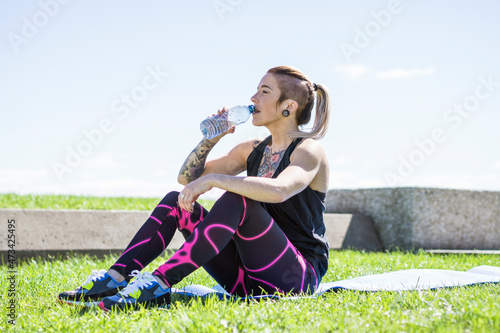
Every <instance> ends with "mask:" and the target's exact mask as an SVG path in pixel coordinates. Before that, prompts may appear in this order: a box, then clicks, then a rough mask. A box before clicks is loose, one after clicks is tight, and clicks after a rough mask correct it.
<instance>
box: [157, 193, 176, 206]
mask: <svg viewBox="0 0 500 333" xmlns="http://www.w3.org/2000/svg"><path fill="white" fill-rule="evenodd" d="M179 193H180V192H179V191H171V192H168V193H167V194H166V195H165V197H163V199H162V200H161V201H160V204H164V205H165V204H166V205H169V206H174V205H176V204H177V199H178V198H179Z"/></svg>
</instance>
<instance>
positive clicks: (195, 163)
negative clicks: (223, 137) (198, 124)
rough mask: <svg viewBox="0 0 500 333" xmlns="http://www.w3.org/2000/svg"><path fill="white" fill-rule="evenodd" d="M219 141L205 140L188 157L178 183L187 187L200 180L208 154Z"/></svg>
mask: <svg viewBox="0 0 500 333" xmlns="http://www.w3.org/2000/svg"><path fill="white" fill-rule="evenodd" d="M218 141H219V139H217V138H215V139H213V140H207V139H203V140H201V141H200V143H198V145H197V146H196V147H195V148H194V149H193V151H192V152H191V153H190V154H189V155H188V157H187V158H186V160H185V161H184V163H183V164H182V166H181V169H180V171H179V176H178V177H177V181H178V182H179V183H180V184H182V185H187V184H189V183H191V182H192V181H193V180H196V179H198V178H199V177H200V176H201V175H202V174H203V171H204V170H205V163H206V161H207V156H208V153H210V151H211V150H212V148H213V147H214V146H215V145H216V144H217V142H218Z"/></svg>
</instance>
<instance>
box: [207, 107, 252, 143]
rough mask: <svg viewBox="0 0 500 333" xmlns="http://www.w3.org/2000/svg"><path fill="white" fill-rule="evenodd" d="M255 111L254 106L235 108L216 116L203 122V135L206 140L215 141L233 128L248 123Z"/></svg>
mask: <svg viewBox="0 0 500 333" xmlns="http://www.w3.org/2000/svg"><path fill="white" fill-rule="evenodd" d="M253 111H254V106H253V105H238V106H233V107H232V108H230V109H229V110H227V111H226V112H224V113H222V114H216V115H215V116H212V117H210V118H207V119H205V120H203V121H202V122H201V124H200V130H201V133H202V134H203V136H204V137H205V138H207V139H213V138H215V137H216V136H218V135H220V134H222V133H224V132H226V131H227V130H229V129H230V128H231V127H233V126H235V125H239V124H242V123H244V122H245V121H247V120H248V118H250V114H251V113H253Z"/></svg>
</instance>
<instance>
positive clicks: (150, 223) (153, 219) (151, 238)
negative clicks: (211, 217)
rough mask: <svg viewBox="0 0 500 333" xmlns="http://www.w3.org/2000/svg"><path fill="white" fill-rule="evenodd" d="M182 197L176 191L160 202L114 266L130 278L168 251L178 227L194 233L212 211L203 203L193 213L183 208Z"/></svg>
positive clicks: (196, 205) (182, 230) (184, 232)
mask: <svg viewBox="0 0 500 333" xmlns="http://www.w3.org/2000/svg"><path fill="white" fill-rule="evenodd" d="M178 196H179V192H175V191H173V192H170V193H168V194H167V195H166V196H165V197H164V198H163V199H162V200H161V201H160V203H159V204H158V205H157V206H156V208H155V209H154V210H153V212H152V213H151V216H150V217H149V218H148V219H147V220H146V222H145V223H144V224H143V225H142V227H141V228H140V229H139V231H137V233H136V234H135V236H134V238H133V239H132V240H131V241H130V243H129V245H128V246H127V248H126V249H125V251H124V252H123V253H122V254H121V256H120V257H119V258H118V260H117V261H116V263H115V264H113V266H111V269H113V270H115V271H117V272H118V273H120V274H121V275H122V276H123V277H125V279H127V280H130V277H129V274H130V273H131V272H132V271H133V270H139V271H141V270H142V269H143V268H144V267H146V266H147V265H148V264H149V263H150V262H152V261H153V260H154V259H156V258H157V257H158V256H159V255H160V254H161V253H162V252H163V251H164V250H165V248H166V247H167V245H168V244H169V243H170V241H171V240H172V237H173V236H174V233H175V231H176V229H179V230H180V231H181V232H182V233H183V234H186V233H187V234H188V235H189V234H191V233H192V232H193V230H194V229H195V228H196V226H197V225H198V224H199V223H200V222H201V221H202V220H203V218H204V217H205V216H206V215H207V213H208V212H207V210H206V209H205V208H203V207H202V206H201V205H200V204H199V203H196V204H195V207H194V211H193V213H189V212H186V211H184V210H181V209H180V207H179V206H178V204H177V198H178Z"/></svg>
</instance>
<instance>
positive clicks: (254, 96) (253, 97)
mask: <svg viewBox="0 0 500 333" xmlns="http://www.w3.org/2000/svg"><path fill="white" fill-rule="evenodd" d="M256 96H257V93H255V95H253V96H252V97H250V100H251V101H252V103H253V104H257V98H256Z"/></svg>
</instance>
